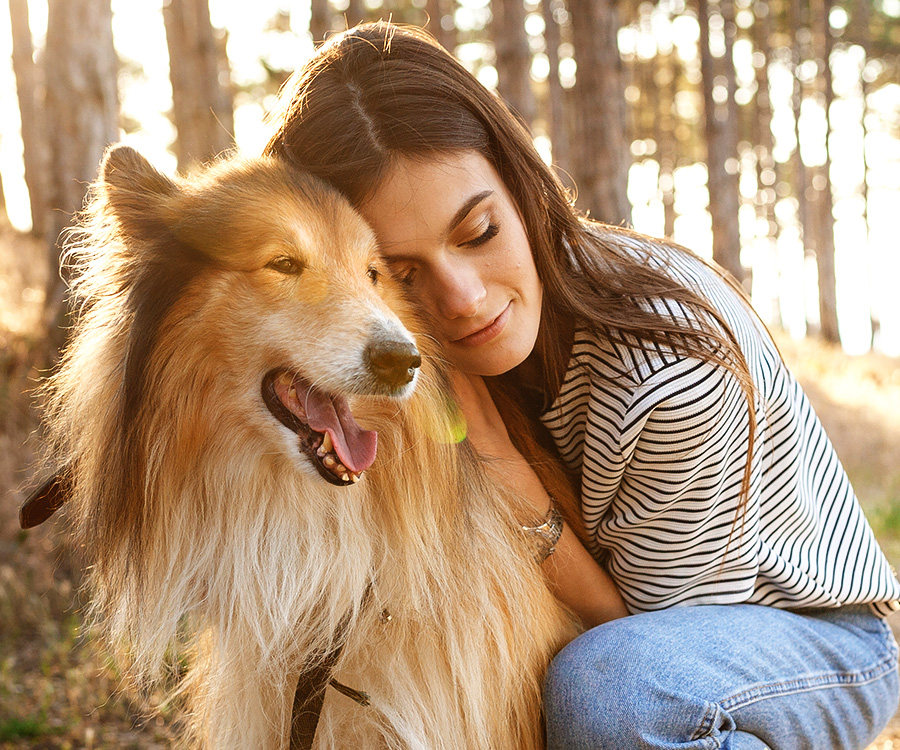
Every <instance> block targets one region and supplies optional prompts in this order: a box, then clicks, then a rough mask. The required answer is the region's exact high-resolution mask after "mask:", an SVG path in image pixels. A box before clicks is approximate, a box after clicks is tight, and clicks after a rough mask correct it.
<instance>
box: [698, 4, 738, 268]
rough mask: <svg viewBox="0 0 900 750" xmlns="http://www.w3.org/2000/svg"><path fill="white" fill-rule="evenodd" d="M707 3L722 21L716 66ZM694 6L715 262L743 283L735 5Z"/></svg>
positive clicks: (709, 8)
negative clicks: (719, 91) (719, 96)
mask: <svg viewBox="0 0 900 750" xmlns="http://www.w3.org/2000/svg"><path fill="white" fill-rule="evenodd" d="M711 6H718V10H719V12H720V13H721V15H722V19H723V21H724V28H725V55H724V56H723V57H722V58H720V59H721V63H720V64H717V62H716V58H714V57H713V55H712V51H711V50H710V46H709V43H710V34H709V17H710V10H711ZM698 8H699V13H698V21H699V24H700V67H701V75H702V79H703V103H704V124H705V129H706V149H707V157H706V168H707V170H708V178H707V186H708V188H709V213H710V215H711V217H712V234H713V260H715V261H716V263H718V264H719V265H720V266H721V267H722V268H724V269H725V270H727V271H729V272H730V273H731V274H732V275H733V276H734V277H735V279H737V280H738V281H739V282H743V280H744V269H743V266H742V265H741V236H740V228H739V224H738V211H739V209H740V189H739V183H738V170H737V164H738V162H737V159H738V150H737V143H738V118H737V105H736V102H735V99H734V92H735V74H734V61H733V58H732V49H733V45H734V7H733V5H732V0H721V2H718V3H715V2H710V0H700V2H699V6H698ZM722 83H724V85H725V97H724V98H725V101H724V102H722V103H720V104H717V103H716V101H715V98H714V97H715V92H714V90H715V89H716V87H717V86H721V85H722Z"/></svg>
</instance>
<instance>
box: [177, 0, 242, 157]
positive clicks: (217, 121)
mask: <svg viewBox="0 0 900 750" xmlns="http://www.w3.org/2000/svg"><path fill="white" fill-rule="evenodd" d="M163 19H164V21H165V25H166V43H167V45H168V48H169V78H170V79H171V81H172V119H173V120H174V122H175V128H176V130H177V131H178V138H177V140H176V141H175V154H176V156H177V157H178V169H179V170H181V171H186V170H187V169H188V168H189V167H191V166H193V165H195V164H198V163H200V164H202V163H204V162H207V161H210V160H211V159H213V158H214V157H215V156H216V155H218V154H221V153H222V152H224V151H226V150H227V149H229V148H231V147H232V146H233V145H234V101H233V97H232V93H231V80H230V67H229V65H228V55H227V53H226V51H225V37H224V35H217V33H216V31H215V30H214V29H213V26H212V23H211V22H210V18H209V2H208V0H168V2H166V3H165V4H164V5H163Z"/></svg>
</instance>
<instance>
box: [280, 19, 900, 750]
mask: <svg viewBox="0 0 900 750" xmlns="http://www.w3.org/2000/svg"><path fill="white" fill-rule="evenodd" d="M281 101H282V107H281V109H280V110H279V111H277V112H276V114H275V120H274V121H275V125H276V127H277V132H276V133H275V134H274V135H273V137H272V139H271V141H270V143H269V146H268V149H267V150H268V152H269V153H272V154H276V155H277V156H279V157H281V158H282V159H284V160H285V161H287V162H288V163H290V164H293V165H295V166H297V167H298V168H301V169H304V170H308V171H311V172H313V173H314V174H316V175H318V176H320V177H322V178H324V179H325V180H327V181H328V182H330V183H332V184H333V185H335V186H336V187H337V188H338V189H339V190H341V191H342V192H344V193H345V194H346V195H347V196H348V197H349V198H350V200H351V201H352V202H353V203H354V204H355V205H356V206H357V208H358V209H359V210H360V211H361V212H362V213H363V215H364V216H365V217H366V218H367V219H368V221H369V222H370V223H371V224H372V226H373V228H374V229H375V232H376V234H377V235H378V238H379V241H380V244H381V247H382V251H383V254H384V257H385V258H386V260H387V263H388V265H389V267H390V268H391V270H392V273H393V274H395V275H396V277H397V278H399V279H400V280H401V281H402V282H403V283H404V284H405V285H406V286H407V288H408V289H409V292H410V294H411V295H413V297H414V298H415V299H416V300H417V301H418V303H419V304H420V306H421V308H422V309H423V311H424V312H425V313H426V314H427V315H428V316H429V319H430V322H431V324H432V326H433V332H434V335H435V336H436V337H437V338H438V339H439V340H440V341H441V343H442V344H443V347H444V351H445V355H446V357H447V359H448V361H449V362H450V363H451V364H452V365H453V366H454V368H455V369H456V371H457V375H456V378H455V385H456V388H457V396H458V398H459V402H460V405H461V407H462V410H463V412H464V414H465V417H466V419H467V422H468V437H469V439H470V440H471V442H472V444H473V445H474V446H475V447H476V448H477V449H478V450H479V451H480V452H481V453H483V454H484V455H485V456H486V457H488V459H489V465H490V466H491V468H492V470H495V471H497V472H501V473H502V475H503V476H504V477H505V478H506V481H508V482H509V483H510V485H512V486H515V487H516V488H518V489H519V490H520V491H521V492H522V493H523V494H525V495H526V496H527V497H528V498H529V499H531V501H532V502H533V504H534V506H535V512H536V516H539V517H540V516H544V515H545V514H546V515H547V523H546V524H545V525H543V526H542V528H541V531H542V532H544V533H545V535H546V534H549V535H550V536H551V540H550V541H551V544H550V545H549V547H548V551H551V550H552V549H553V546H552V542H553V541H556V539H555V536H556V535H555V534H554V529H556V530H558V527H557V524H555V523H554V522H553V521H554V514H553V510H554V508H555V506H556V505H559V506H561V507H562V510H563V512H564V515H565V517H566V520H567V524H566V526H565V527H564V530H563V532H562V535H561V537H559V539H558V542H557V543H556V546H555V552H553V554H551V555H550V556H549V557H548V558H547V560H546V561H545V562H544V568H545V570H546V573H547V576H548V578H549V580H550V581H551V585H553V587H554V589H555V591H556V593H557V595H558V596H559V598H560V599H561V600H562V601H563V602H565V603H566V604H567V605H568V606H570V607H571V608H572V609H573V610H574V611H575V612H576V613H577V614H578V615H579V616H580V617H581V619H582V620H583V622H584V624H585V626H586V628H587V629H586V632H585V633H584V634H583V635H581V636H580V637H579V638H577V639H576V640H575V641H573V642H572V643H571V644H570V645H569V646H567V647H566V648H565V649H564V650H563V651H562V653H560V655H559V656H558V657H557V658H556V659H555V661H554V662H553V664H552V665H551V667H550V670H549V673H548V677H547V682H546V694H545V706H546V716H547V735H548V744H549V746H550V747H551V748H614V749H615V750H622V749H623V748H720V747H721V748H734V749H740V750H750V749H751V748H752V749H754V750H755V749H762V748H766V747H769V748H790V750H796V749H798V748H822V749H823V750H825V749H826V748H827V749H829V750H831V749H834V748H863V747H865V746H866V745H867V744H868V743H869V742H870V741H871V740H872V739H873V738H874V737H875V736H876V734H877V733H878V731H879V730H880V728H881V727H882V726H883V725H884V724H885V723H886V722H887V721H888V719H889V718H890V716H891V715H892V714H893V712H894V710H895V709H896V706H897V697H898V682H897V649H896V646H895V643H894V640H893V638H892V636H891V634H890V630H889V628H888V627H887V625H886V624H885V621H884V619H883V616H884V615H885V614H887V613H888V612H890V611H892V610H893V609H895V608H897V607H898V604H897V600H898V599H900V584H898V582H897V580H896V579H895V577H894V575H893V573H892V571H891V569H890V566H889V565H888V563H887V561H886V560H885V558H884V556H883V554H882V553H881V551H880V550H879V548H878V545H877V543H876V541H875V539H874V537H873V535H872V532H871V530H870V528H869V526H868V525H867V523H866V521H865V519H864V517H863V515H862V512H861V510H860V507H859V504H858V502H857V500H856V498H855V496H854V494H853V491H852V489H851V487H850V485H849V483H848V481H847V478H846V475H845V474H844V472H843V470H842V468H841V466H840V464H839V462H838V460H837V457H836V455H835V453H834V450H833V448H832V447H831V445H830V443H829V442H828V439H827V438H826V436H825V434H824V432H823V430H822V427H821V426H820V424H819V422H818V421H817V419H816V417H815V415H814V414H813V412H812V409H811V407H810V405H809V403H808V401H807V399H806V397H805V396H804V394H803V393H802V391H801V390H800V388H799V386H798V385H797V383H796V382H795V381H794V380H793V379H792V378H791V376H790V375H789V374H788V372H787V371H786V370H785V367H784V364H783V363H782V361H781V359H780V357H779V355H778V353H777V351H776V348H775V346H774V344H773V343H772V341H771V339H770V338H769V336H768V334H767V333H766V332H765V330H764V327H763V326H762V325H761V324H760V322H759V321H758V320H757V318H756V317H755V315H754V314H753V313H752V312H751V310H750V309H749V307H748V306H747V304H746V303H745V301H744V299H743V298H742V296H741V295H740V293H739V291H738V290H737V289H736V288H735V287H734V285H733V284H731V283H729V282H728V281H727V280H725V279H723V277H722V276H721V274H719V273H718V272H717V271H716V270H714V269H713V268H711V267H709V266H708V265H706V264H705V263H704V262H702V261H700V260H699V259H698V258H696V257H695V256H693V255H692V254H690V253H689V252H687V251H685V250H683V249H681V248H678V247H676V246H673V245H671V244H668V243H665V242H662V241H659V240H653V239H650V238H648V237H643V236H640V235H638V234H636V233H633V232H629V231H627V230H624V229H620V228H615V227H610V226H605V225H602V224H598V223H594V222H590V221H587V220H585V219H584V218H582V217H580V216H579V215H578V214H577V213H576V212H575V211H574V210H573V208H572V206H571V205H570V201H569V197H568V195H567V194H566V192H565V190H564V188H563V187H562V186H561V184H560V182H559V181H558V179H557V178H556V176H555V175H554V173H553V172H552V171H551V170H550V169H549V168H548V167H547V166H546V165H545V164H544V163H543V162H542V160H541V158H540V157H539V155H538V154H537V152H536V151H535V149H534V148H533V145H532V142H531V139H530V137H529V135H528V133H527V132H526V130H525V129H524V128H523V127H522V126H521V125H520V124H519V123H518V121H517V120H516V119H515V118H514V117H513V116H511V115H510V113H509V112H508V110H507V109H506V108H505V107H504V105H503V104H502V103H501V102H500V101H499V100H498V99H497V98H496V97H494V96H493V95H492V94H491V93H490V92H488V91H487V90H485V89H484V88H483V87H482V86H481V85H480V84H479V83H478V82H477V81H476V79H474V78H473V77H472V76H471V75H470V74H469V73H468V72H467V71H466V70H465V69H464V68H463V67H462V66H461V65H459V64H458V63H457V62H456V61H455V60H454V59H453V58H452V57H451V56H450V55H449V54H448V53H447V52H446V51H444V50H443V49H441V48H440V47H439V46H437V45H436V43H434V41H433V40H432V39H431V38H430V37H428V36H427V35H426V34H424V33H423V32H421V31H419V30H414V29H404V28H398V27H396V26H392V25H390V24H376V25H368V26H362V27H357V28H355V29H351V30H349V31H348V32H346V33H344V34H342V35H340V36H339V37H337V38H336V39H334V40H332V41H331V42H330V43H328V44H327V45H325V46H323V47H322V48H321V49H320V50H319V51H318V53H317V54H316V56H315V57H314V58H313V59H312V60H311V61H310V62H309V64H308V65H306V66H305V67H304V68H303V69H302V70H300V71H298V73H297V74H296V75H295V76H294V77H293V79H292V80H291V81H290V82H289V83H288V85H287V86H286V87H285V90H284V91H283V92H282V99H281ZM498 407H499V408H498ZM501 413H502V415H503V416H502V417H501ZM523 415H524V418H523ZM529 436H534V439H531V437H529ZM541 443H543V444H544V445H551V446H552V447H553V449H554V450H555V451H556V453H557V454H558V456H559V457H561V458H562V461H563V462H564V464H565V466H566V467H567V470H568V472H569V473H570V475H571V477H573V478H574V486H575V488H576V492H575V493H572V492H569V491H568V490H567V488H566V484H565V482H560V481H559V478H558V476H557V475H556V474H554V471H553V467H552V465H548V463H547V462H546V461H545V460H543V458H542V456H546V454H545V453H542V449H541V447H540V444H541ZM551 495H552V496H553V497H552V498H551ZM523 522H524V520H523ZM538 525H539V524H538ZM626 615H628V616H626Z"/></svg>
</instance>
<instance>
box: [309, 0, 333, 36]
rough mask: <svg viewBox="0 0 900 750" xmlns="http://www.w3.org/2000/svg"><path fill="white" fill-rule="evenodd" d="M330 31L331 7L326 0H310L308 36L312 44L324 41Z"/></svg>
mask: <svg viewBox="0 0 900 750" xmlns="http://www.w3.org/2000/svg"><path fill="white" fill-rule="evenodd" d="M329 31H331V6H330V5H329V4H328V0H310V14H309V35H310V36H311V37H312V40H313V44H315V45H319V44H321V43H322V42H324V41H325V35H326V34H327V33H328V32H329Z"/></svg>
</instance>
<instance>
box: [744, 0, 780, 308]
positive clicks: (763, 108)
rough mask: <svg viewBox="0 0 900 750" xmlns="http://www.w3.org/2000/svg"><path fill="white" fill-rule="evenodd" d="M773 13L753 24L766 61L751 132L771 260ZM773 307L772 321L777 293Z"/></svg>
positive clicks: (774, 225) (774, 223)
mask: <svg viewBox="0 0 900 750" xmlns="http://www.w3.org/2000/svg"><path fill="white" fill-rule="evenodd" d="M772 15H773V11H772V10H771V9H770V8H768V7H766V8H765V11H764V12H763V13H759V14H757V16H756V19H755V20H754V23H753V29H754V40H753V46H754V48H755V52H756V53H760V54H762V55H763V56H764V59H763V64H762V65H760V66H759V67H758V68H757V69H756V84H757V89H756V96H755V97H754V109H755V113H754V115H755V116H754V117H753V118H752V125H751V132H752V140H753V143H754V150H755V152H756V215H757V217H758V218H759V219H760V220H761V221H763V222H764V223H765V226H766V228H767V229H766V236H765V238H764V241H765V242H766V243H767V244H768V247H769V253H768V254H767V256H766V260H765V262H767V263H771V262H772V259H773V258H774V257H775V252H776V248H777V243H778V236H779V233H780V231H781V230H780V225H779V223H778V220H777V217H776V215H775V201H776V196H777V193H776V192H775V190H776V187H777V184H778V181H779V179H780V178H781V177H782V176H781V175H780V171H781V167H780V165H779V164H778V163H777V162H776V161H775V158H774V156H773V154H772V151H773V148H774V145H775V144H774V138H773V136H772V100H771V98H770V96H769V51H770V50H771V49H772V46H771V38H772ZM770 305H771V307H770V309H769V312H768V314H767V315H766V317H768V318H769V319H770V320H773V321H780V320H781V301H780V299H779V297H778V295H777V294H774V295H772V298H771V300H770Z"/></svg>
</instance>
